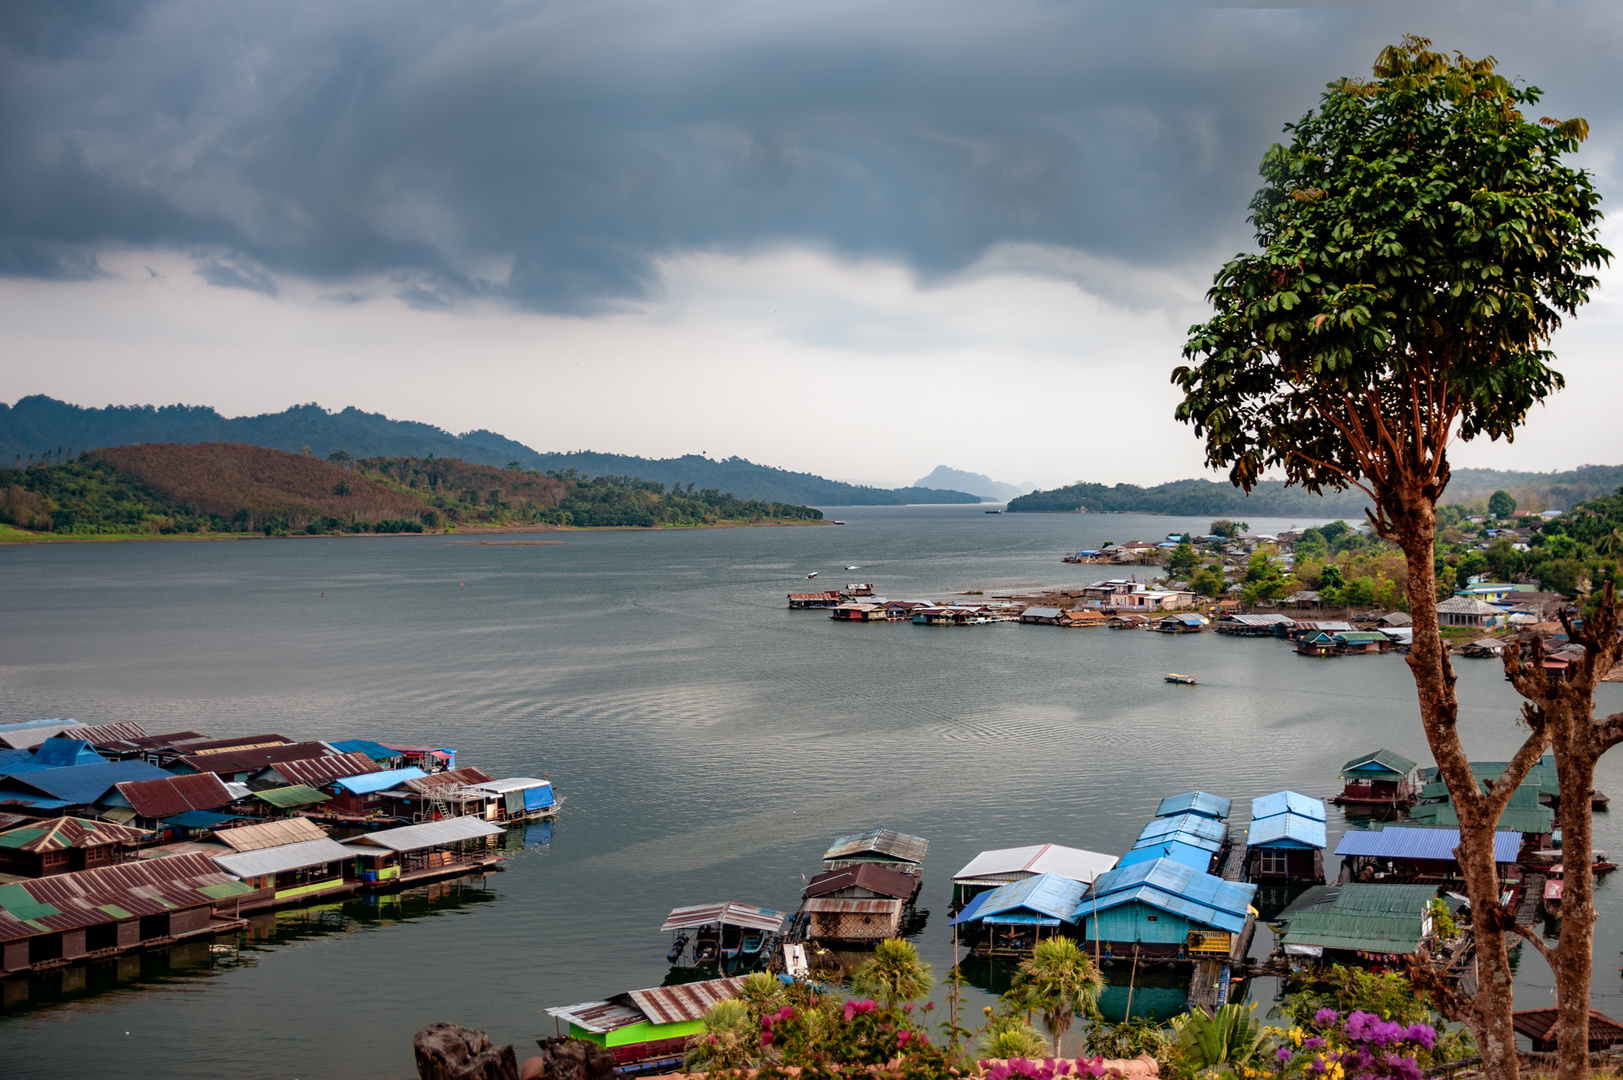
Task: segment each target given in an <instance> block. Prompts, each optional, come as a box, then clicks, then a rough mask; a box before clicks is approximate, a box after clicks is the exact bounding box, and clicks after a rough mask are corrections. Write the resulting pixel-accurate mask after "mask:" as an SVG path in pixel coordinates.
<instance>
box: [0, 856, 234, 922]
mask: <svg viewBox="0 0 1623 1080" xmlns="http://www.w3.org/2000/svg"><path fill="white" fill-rule="evenodd" d="M244 889H245V887H244V886H243V885H242V883H241V882H239V881H237V880H236V879H235V878H233V877H232V876H231V875H230V874H227V873H225V872H224V871H223V870H221V869H220V868H219V867H218V866H216V865H215V864H214V861H213V860H212V859H210V858H209V857H208V856H207V855H175V856H172V857H170V858H167V859H151V860H147V861H142V862H127V863H120V864H119V865H117V866H104V867H102V868H101V869H99V870H80V871H78V872H77V873H72V874H54V875H52V876H50V877H43V878H37V879H35V880H32V881H23V882H18V883H17V884H15V885H4V886H0V941H15V940H17V939H19V938H27V937H33V936H35V935H36V934H43V933H49V932H51V931H55V930H73V929H77V928H78V927H81V926H93V925H95V924H96V923H104V922H109V921H112V920H114V919H118V920H123V919H133V918H138V917H140V916H143V915H161V914H163V913H165V912H169V911H177V910H179V909H182V908H195V907H203V906H205V905H209V904H213V903H214V901H215V899H216V897H217V896H218V897H219V898H223V897H225V896H232V895H240V894H241V892H242V891H244ZM202 890H208V891H207V892H204V891H202ZM211 893H212V894H216V895H211Z"/></svg>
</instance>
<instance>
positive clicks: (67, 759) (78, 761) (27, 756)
mask: <svg viewBox="0 0 1623 1080" xmlns="http://www.w3.org/2000/svg"><path fill="white" fill-rule="evenodd" d="M19 753H21V754H22V755H23V756H22V758H21V760H19V761H15V762H13V763H12V764H10V765H9V766H7V767H6V768H5V769H4V770H3V772H4V774H5V775H8V776H15V775H17V774H19V773H24V772H34V771H36V770H38V769H71V768H72V767H74V766H75V765H100V764H102V763H103V762H104V761H105V760H106V759H105V758H103V757H102V756H101V755H100V754H98V753H96V751H95V749H94V748H93V747H92V746H91V745H90V744H89V743H87V742H85V741H84V740H82V739H78V738H73V739H70V738H67V737H66V736H62V735H55V736H52V737H51V738H49V739H46V740H45V741H44V742H42V743H40V744H39V745H38V746H36V747H34V749H33V752H32V753H29V752H26V751H19Z"/></svg>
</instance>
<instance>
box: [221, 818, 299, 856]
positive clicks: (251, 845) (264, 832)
mask: <svg viewBox="0 0 1623 1080" xmlns="http://www.w3.org/2000/svg"><path fill="white" fill-rule="evenodd" d="M326 837H327V830H326V829H323V828H322V827H321V826H320V825H317V824H316V823H315V822H313V821H311V820H310V819H309V818H304V817H293V818H285V819H283V820H282V821H267V822H266V823H265V824H263V825H245V826H243V827H242V828H240V829H226V830H224V831H223V832H221V833H219V834H217V835H216V836H215V839H216V840H218V841H220V843H222V844H225V845H226V846H228V847H230V848H231V849H233V850H234V851H259V850H261V849H263V848H272V847H281V846H282V845H284V844H299V843H303V842H304V841H306V840H324V839H326Z"/></svg>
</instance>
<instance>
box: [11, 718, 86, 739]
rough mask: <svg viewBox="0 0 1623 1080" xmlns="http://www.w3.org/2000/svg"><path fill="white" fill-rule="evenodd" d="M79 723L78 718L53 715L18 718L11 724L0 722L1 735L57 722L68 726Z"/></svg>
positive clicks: (59, 724)
mask: <svg viewBox="0 0 1623 1080" xmlns="http://www.w3.org/2000/svg"><path fill="white" fill-rule="evenodd" d="M78 723H79V721H77V720H70V719H64V718H62V717H60V716H57V717H53V718H51V719H48V720H17V721H15V722H13V723H10V724H0V735H4V734H9V733H10V732H13V731H26V730H28V729H29V728H37V727H46V726H48V725H50V724H56V725H57V726H59V727H67V726H68V725H69V724H78Z"/></svg>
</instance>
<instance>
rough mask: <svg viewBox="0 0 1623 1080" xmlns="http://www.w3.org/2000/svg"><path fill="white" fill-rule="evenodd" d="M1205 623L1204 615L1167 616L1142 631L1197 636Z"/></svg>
mask: <svg viewBox="0 0 1623 1080" xmlns="http://www.w3.org/2000/svg"><path fill="white" fill-rule="evenodd" d="M1206 623H1207V619H1206V616H1204V615H1167V616H1164V617H1162V618H1159V619H1156V620H1155V621H1154V622H1152V623H1150V625H1148V626H1146V627H1145V628H1144V629H1146V630H1154V631H1155V632H1156V633H1158V634H1198V633H1200V632H1201V631H1202V630H1204V629H1206Z"/></svg>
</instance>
